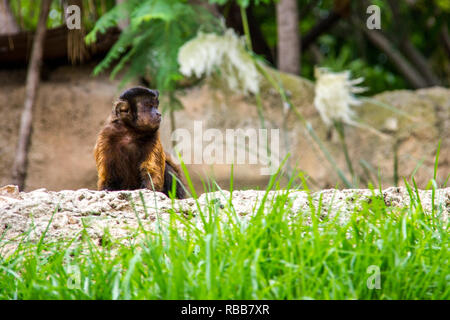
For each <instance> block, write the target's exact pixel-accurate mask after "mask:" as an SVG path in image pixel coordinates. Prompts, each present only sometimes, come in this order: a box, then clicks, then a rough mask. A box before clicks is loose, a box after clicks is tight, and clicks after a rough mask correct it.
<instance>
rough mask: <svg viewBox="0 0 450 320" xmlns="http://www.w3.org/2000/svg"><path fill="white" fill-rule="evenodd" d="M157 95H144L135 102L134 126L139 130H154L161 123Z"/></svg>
mask: <svg viewBox="0 0 450 320" xmlns="http://www.w3.org/2000/svg"><path fill="white" fill-rule="evenodd" d="M158 106H159V101H158V98H157V97H145V98H143V99H139V100H138V101H137V102H136V118H135V123H134V127H135V128H136V129H137V130H139V131H155V130H158V129H159V125H160V123H161V113H160V112H159V110H158Z"/></svg>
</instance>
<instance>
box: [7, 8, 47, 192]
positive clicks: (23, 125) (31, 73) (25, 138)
mask: <svg viewBox="0 0 450 320" xmlns="http://www.w3.org/2000/svg"><path fill="white" fill-rule="evenodd" d="M50 3H51V0H42V4H41V14H40V16H39V22H38V25H37V28H36V34H35V36H34V40H33V50H32V52H31V60H30V64H29V66H28V73H27V83H26V88H25V103H24V109H23V112H22V117H21V120H20V129H19V142H18V145H17V151H16V158H15V159H14V164H13V171H12V179H13V183H14V184H16V185H18V186H19V189H20V190H23V189H24V187H25V178H26V175H27V165H28V161H27V160H28V150H29V146H30V141H31V131H32V120H33V106H34V104H35V101H36V93H37V90H38V86H39V76H40V67H41V64H42V54H43V47H44V39H45V33H46V31H47V27H46V24H47V17H48V12H49V10H50Z"/></svg>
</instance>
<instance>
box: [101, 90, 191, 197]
mask: <svg viewBox="0 0 450 320" xmlns="http://www.w3.org/2000/svg"><path fill="white" fill-rule="evenodd" d="M130 90H133V89H130ZM130 90H128V91H127V92H129V91H130ZM147 90H148V89H147ZM139 92H140V91H139ZM122 96H123V95H122ZM122 96H121V97H122ZM126 97H127V96H126ZM135 98H136V99H137V98H139V96H136V97H135V96H133V100H132V101H128V100H131V99H130V98H129V97H128V98H127V99H128V100H124V99H121V100H119V101H118V102H116V103H115V105H114V108H113V112H112V115H111V116H110V117H109V118H108V120H107V123H106V125H105V127H104V128H103V129H102V130H101V132H100V133H99V135H98V138H97V143H96V145H95V149H94V154H95V161H96V166H97V172H98V182H97V187H98V189H99V190H134V189H140V188H148V189H152V190H155V191H160V192H164V193H165V194H167V195H168V193H169V191H170V190H171V188H172V181H173V176H172V174H173V175H174V176H175V179H177V180H178V182H177V185H176V197H177V198H183V197H184V190H183V186H182V185H180V181H181V174H180V170H179V168H178V166H177V165H176V164H175V163H174V162H173V161H172V159H171V157H170V156H169V155H168V154H166V153H165V152H164V149H163V147H162V144H161V141H160V138H159V121H160V120H154V119H153V118H151V116H154V114H153V115H151V116H148V113H151V112H150V111H148V110H147V109H145V112H144V111H142V112H141V113H142V114H140V113H139V111H137V110H138V109H137V108H136V106H135V105H134V104H136V101H138V103H140V102H141V100H136V99H135ZM142 101H144V100H142ZM145 101H149V100H145ZM152 101H153V100H152ZM127 103H128V104H127ZM145 103H147V102H145ZM152 104H156V107H155V106H152V108H154V107H155V108H157V102H156V103H154V102H152ZM124 105H125V107H123V106H124ZM128 108H130V109H131V113H130V112H128V113H122V109H124V110H126V109H128ZM153 112H154V113H158V112H155V111H153ZM158 114H159V113H158ZM144 116H145V117H147V120H146V121H147V123H146V124H144V125H142V124H140V127H139V130H138V129H136V128H135V126H134V123H137V122H138V121H141V120H142V118H145V117H144ZM139 117H140V118H139ZM130 119H133V120H130ZM148 119H150V120H148ZM145 125H148V128H147V127H145ZM142 128H144V129H145V130H144V131H142V130H141V129H142ZM147 129H148V130H147Z"/></svg>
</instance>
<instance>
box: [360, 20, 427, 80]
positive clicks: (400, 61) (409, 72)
mask: <svg viewBox="0 0 450 320" xmlns="http://www.w3.org/2000/svg"><path fill="white" fill-rule="evenodd" d="M357 25H358V26H359V27H360V28H361V29H362V30H363V31H364V33H365V34H366V36H367V38H368V39H369V40H370V42H372V43H373V44H374V45H375V46H376V47H378V49H380V50H381V51H383V52H384V53H385V54H386V56H387V57H388V58H389V59H390V60H391V61H392V63H393V64H394V65H395V66H396V67H397V69H398V71H399V72H400V73H401V74H402V75H403V76H404V77H405V79H406V80H407V81H408V82H409V83H410V84H411V85H412V86H413V87H414V88H415V89H419V88H425V87H427V86H428V83H427V81H426V80H425V79H424V78H423V77H422V75H421V74H420V73H419V72H418V71H417V70H416V69H415V68H414V67H413V66H412V65H411V64H410V63H409V62H408V60H406V59H405V57H403V55H402V54H400V53H399V52H398V51H397V50H395V49H394V46H393V45H392V43H391V42H389V40H388V39H387V38H386V37H385V36H384V35H383V34H382V33H381V32H379V31H377V30H369V29H367V28H366V26H365V25H364V24H362V23H357Z"/></svg>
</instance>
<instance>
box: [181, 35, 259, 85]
mask: <svg viewBox="0 0 450 320" xmlns="http://www.w3.org/2000/svg"><path fill="white" fill-rule="evenodd" d="M244 43H245V42H244V38H240V37H238V36H237V35H236V33H235V32H234V31H233V29H228V30H226V31H225V34H224V35H217V34H215V33H203V32H199V33H198V34H197V36H196V37H195V38H194V39H192V40H190V41H188V42H186V43H185V44H184V45H183V46H182V47H181V48H180V50H179V51H178V63H179V64H180V72H181V73H182V74H183V75H185V76H188V77H189V76H192V75H195V76H196V77H197V78H199V77H201V76H203V75H206V76H210V75H211V73H213V72H214V71H216V70H220V72H221V75H222V76H223V78H224V79H225V81H226V82H227V84H228V86H229V87H230V89H232V90H235V91H239V92H242V93H244V94H247V93H248V92H251V93H258V92H259V83H260V75H259V73H258V70H257V69H256V66H255V64H254V62H253V60H252V57H251V56H250V54H249V53H248V52H247V51H246V49H245V45H244Z"/></svg>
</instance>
